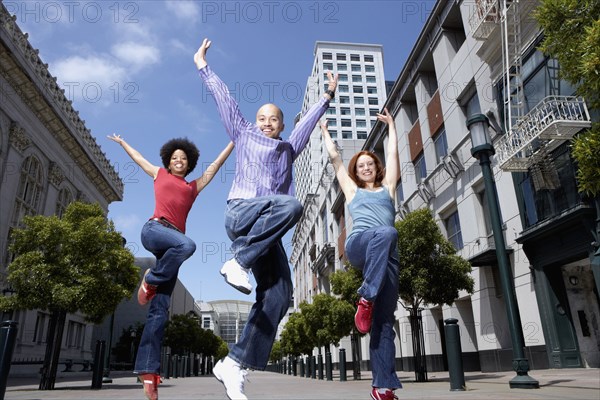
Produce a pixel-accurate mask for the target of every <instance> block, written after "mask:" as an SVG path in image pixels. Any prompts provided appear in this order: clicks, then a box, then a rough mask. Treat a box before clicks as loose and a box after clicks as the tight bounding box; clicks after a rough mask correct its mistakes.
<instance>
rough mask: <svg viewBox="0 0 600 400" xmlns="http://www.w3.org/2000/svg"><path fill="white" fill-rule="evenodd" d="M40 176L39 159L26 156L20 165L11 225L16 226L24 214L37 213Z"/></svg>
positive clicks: (40, 193) (40, 185) (39, 196)
mask: <svg viewBox="0 0 600 400" xmlns="http://www.w3.org/2000/svg"><path fill="white" fill-rule="evenodd" d="M42 176H43V174H42V165H41V163H40V161H39V160H38V159H37V158H36V157H34V156H29V157H27V158H26V159H25V161H23V165H22V166H21V178H20V179H19V189H18V190H17V197H16V199H15V210H14V213H13V218H12V221H11V226H13V227H17V226H19V224H20V223H21V220H22V219H23V217H24V216H26V215H36V214H37V213H38V208H39V205H40V198H41V197H42Z"/></svg>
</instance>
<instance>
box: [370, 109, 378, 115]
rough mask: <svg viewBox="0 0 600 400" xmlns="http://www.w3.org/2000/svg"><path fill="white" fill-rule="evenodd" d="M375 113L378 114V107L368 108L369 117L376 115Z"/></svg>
mask: <svg viewBox="0 0 600 400" xmlns="http://www.w3.org/2000/svg"><path fill="white" fill-rule="evenodd" d="M377 114H379V109H378V108H369V115H370V116H371V117H376V116H377Z"/></svg>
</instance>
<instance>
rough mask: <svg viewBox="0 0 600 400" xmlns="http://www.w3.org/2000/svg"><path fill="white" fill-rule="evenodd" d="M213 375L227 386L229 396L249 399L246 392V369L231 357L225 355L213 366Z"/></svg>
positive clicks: (234, 398) (232, 399)
mask: <svg viewBox="0 0 600 400" xmlns="http://www.w3.org/2000/svg"><path fill="white" fill-rule="evenodd" d="M212 371H213V375H214V376H215V378H217V379H218V380H219V382H221V383H222V384H223V386H225V391H226V392H227V397H229V398H230V399H231V400H248V398H247V397H246V395H245V394H244V383H245V380H246V375H247V374H248V371H246V370H245V369H244V368H242V366H241V365H240V364H239V363H238V362H236V361H234V360H233V359H232V358H230V357H225V358H224V359H222V360H220V361H219V362H218V363H216V364H215V366H214V367H213V370H212Z"/></svg>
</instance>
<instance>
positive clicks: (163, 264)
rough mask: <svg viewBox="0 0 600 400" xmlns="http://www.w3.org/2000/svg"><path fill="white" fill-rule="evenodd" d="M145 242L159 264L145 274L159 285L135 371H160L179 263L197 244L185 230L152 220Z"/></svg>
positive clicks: (146, 225) (143, 231)
mask: <svg viewBox="0 0 600 400" xmlns="http://www.w3.org/2000/svg"><path fill="white" fill-rule="evenodd" d="M142 245H143V246H144V248H145V249H146V250H148V251H149V252H151V253H152V254H154V256H155V257H156V265H155V267H154V268H152V269H151V270H150V272H149V273H148V275H146V283H148V284H150V285H156V286H157V287H158V288H157V290H156V296H154V298H153V299H152V301H150V308H149V309H148V315H147V316H146V325H144V332H143V333H142V338H141V340H140V345H139V347H138V353H137V357H136V360H135V367H134V370H133V372H134V373H136V374H142V373H154V374H158V373H160V347H161V345H162V339H163V336H164V333H165V324H166V323H167V320H168V319H169V305H170V302H171V294H172V293H173V289H175V284H177V275H178V273H179V267H181V264H183V262H184V261H185V260H187V259H188V258H190V257H191V256H192V254H194V251H196V244H195V243H194V242H193V241H192V240H191V239H190V238H188V237H187V236H185V235H184V234H183V233H181V232H178V231H176V230H175V229H171V228H167V227H166V226H164V225H162V224H160V223H158V222H156V221H152V220H151V221H148V222H146V224H144V227H143V228H142Z"/></svg>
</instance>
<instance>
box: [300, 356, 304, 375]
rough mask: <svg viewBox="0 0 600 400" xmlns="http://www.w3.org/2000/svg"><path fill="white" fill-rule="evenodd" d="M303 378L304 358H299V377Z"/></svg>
mask: <svg viewBox="0 0 600 400" xmlns="http://www.w3.org/2000/svg"><path fill="white" fill-rule="evenodd" d="M303 376H304V358H302V357H300V377H303Z"/></svg>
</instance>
